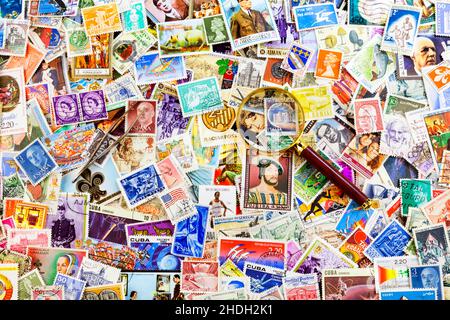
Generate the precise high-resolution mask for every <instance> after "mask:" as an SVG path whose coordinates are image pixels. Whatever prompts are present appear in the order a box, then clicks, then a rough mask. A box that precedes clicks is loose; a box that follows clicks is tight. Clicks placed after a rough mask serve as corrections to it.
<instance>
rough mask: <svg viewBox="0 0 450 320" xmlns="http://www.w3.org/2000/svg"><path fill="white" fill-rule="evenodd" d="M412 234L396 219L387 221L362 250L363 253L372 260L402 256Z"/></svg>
mask: <svg viewBox="0 0 450 320" xmlns="http://www.w3.org/2000/svg"><path fill="white" fill-rule="evenodd" d="M411 239H412V236H411V235H410V234H409V232H408V231H407V230H406V229H405V228H404V227H403V226H402V225H401V224H400V223H398V222H397V221H396V220H393V221H392V222H391V223H389V224H388V225H387V226H386V227H385V228H384V230H383V231H382V232H380V233H379V234H378V236H377V237H376V238H375V239H373V241H372V243H371V244H370V245H369V246H368V247H367V248H366V249H365V250H364V255H365V256H366V257H367V258H369V259H370V260H371V261H373V260H374V259H375V258H378V257H395V256H402V255H403V254H404V250H405V248H406V246H407V245H408V243H409V241H410V240H411Z"/></svg>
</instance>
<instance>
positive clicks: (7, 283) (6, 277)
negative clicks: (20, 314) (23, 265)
mask: <svg viewBox="0 0 450 320" xmlns="http://www.w3.org/2000/svg"><path fill="white" fill-rule="evenodd" d="M18 281H19V267H18V265H17V263H2V264H0V283H1V284H2V291H1V292H0V301H2V300H3V301H8V300H17V299H18V298H19V283H18Z"/></svg>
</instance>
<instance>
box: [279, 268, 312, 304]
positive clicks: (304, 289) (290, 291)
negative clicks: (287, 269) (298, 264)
mask: <svg viewBox="0 0 450 320" xmlns="http://www.w3.org/2000/svg"><path fill="white" fill-rule="evenodd" d="M283 288H284V292H285V296H286V299H287V300H320V293H319V281H318V279H317V275H316V274H315V273H312V274H295V275H290V274H286V277H284V278H283Z"/></svg>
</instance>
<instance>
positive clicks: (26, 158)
mask: <svg viewBox="0 0 450 320" xmlns="http://www.w3.org/2000/svg"><path fill="white" fill-rule="evenodd" d="M15 161H16V163H17V164H18V165H19V167H20V169H21V170H22V172H24V173H25V174H26V176H27V177H28V179H29V180H30V182H31V183H32V184H33V185H37V184H38V183H39V182H41V181H42V180H44V179H45V178H46V177H47V176H48V175H50V173H51V172H52V171H54V170H56V169H57V168H58V165H57V164H56V162H55V160H54V159H53V157H52V156H51V155H50V154H49V153H48V151H47V149H46V148H45V147H44V145H43V144H42V143H41V142H40V141H39V139H36V140H35V141H34V142H32V143H31V144H30V145H28V146H27V147H26V148H25V149H23V150H22V151H21V152H20V153H19V154H18V155H17V156H16V157H15Z"/></svg>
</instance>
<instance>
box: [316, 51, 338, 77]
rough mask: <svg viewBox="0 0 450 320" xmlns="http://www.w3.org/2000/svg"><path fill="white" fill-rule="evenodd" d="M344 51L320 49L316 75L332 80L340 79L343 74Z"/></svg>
mask: <svg viewBox="0 0 450 320" xmlns="http://www.w3.org/2000/svg"><path fill="white" fill-rule="evenodd" d="M342 57H343V53H342V52H341V51H338V50H329V49H319V51H318V53H317V63H316V71H315V73H314V76H315V77H317V78H324V79H330V80H338V79H339V78H340V75H341V61H342Z"/></svg>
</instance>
